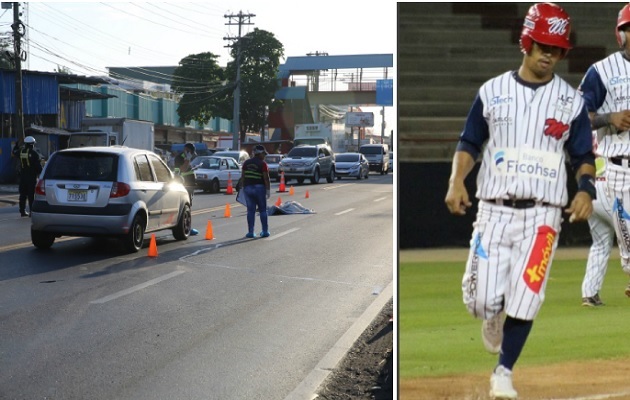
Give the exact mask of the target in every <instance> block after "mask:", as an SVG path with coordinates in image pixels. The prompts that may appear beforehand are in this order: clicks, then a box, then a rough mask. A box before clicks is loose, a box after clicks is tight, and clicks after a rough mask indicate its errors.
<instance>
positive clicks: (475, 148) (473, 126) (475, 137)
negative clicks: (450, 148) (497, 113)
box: [457, 94, 490, 160]
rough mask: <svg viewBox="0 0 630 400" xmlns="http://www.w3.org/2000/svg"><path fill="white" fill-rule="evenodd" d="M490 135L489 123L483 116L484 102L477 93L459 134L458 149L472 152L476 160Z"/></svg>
mask: <svg viewBox="0 0 630 400" xmlns="http://www.w3.org/2000/svg"><path fill="white" fill-rule="evenodd" d="M489 136H490V133H489V131H488V123H487V122H486V120H485V119H484V117H483V103H482V102H481V98H479V94H477V96H476V97H475V101H474V102H473V104H472V106H471V107H470V111H468V117H467V118H466V125H464V130H463V131H462V133H461V134H460V135H459V143H458V144H457V151H465V152H467V153H470V155H471V156H472V158H473V160H476V159H477V157H478V156H479V153H481V149H482V147H483V144H484V143H485V142H486V140H488V137H489Z"/></svg>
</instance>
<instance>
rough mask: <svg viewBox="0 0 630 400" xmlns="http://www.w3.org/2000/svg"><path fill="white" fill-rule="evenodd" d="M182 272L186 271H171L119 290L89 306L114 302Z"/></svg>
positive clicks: (92, 302) (91, 302)
mask: <svg viewBox="0 0 630 400" xmlns="http://www.w3.org/2000/svg"><path fill="white" fill-rule="evenodd" d="M184 272H186V271H173V272H171V273H170V274H166V275H162V276H160V277H157V278H155V279H151V280H150V281H146V282H144V283H141V284H139V285H136V286H133V287H130V288H129V289H125V290H121V291H120V292H116V293H113V294H110V295H109V296H105V297H101V298H100V299H98V300H93V301H90V304H103V303H107V302H108V301H111V300H115V299H117V298H119V297H122V296H126V295H128V294H131V293H133V292H137V291H138V290H142V289H144V288H147V287H149V286H153V285H156V284H158V283H160V282H162V281H165V280H167V279H171V278H174V277H176V276H177V275H181V274H183V273H184Z"/></svg>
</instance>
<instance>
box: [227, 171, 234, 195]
mask: <svg viewBox="0 0 630 400" xmlns="http://www.w3.org/2000/svg"><path fill="white" fill-rule="evenodd" d="M225 194H234V188H233V187H232V173H231V172H228V187H227V190H226V191H225Z"/></svg>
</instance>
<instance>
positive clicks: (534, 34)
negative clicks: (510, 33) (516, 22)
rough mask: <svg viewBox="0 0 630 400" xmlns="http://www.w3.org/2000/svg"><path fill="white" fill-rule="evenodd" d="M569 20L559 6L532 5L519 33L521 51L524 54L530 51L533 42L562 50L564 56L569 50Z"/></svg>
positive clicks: (550, 4)
mask: <svg viewBox="0 0 630 400" xmlns="http://www.w3.org/2000/svg"><path fill="white" fill-rule="evenodd" d="M570 35H571V18H569V14H567V13H566V11H564V10H563V9H562V8H561V7H560V6H559V5H557V4H554V3H538V4H534V5H533V6H531V7H530V8H529V11H527V15H526V16H525V21H524V22H523V30H522V31H521V40H520V44H521V51H522V52H523V53H525V54H527V53H529V52H530V50H531V49H532V44H533V42H537V43H540V44H546V45H549V46H555V47H560V48H562V49H564V51H563V52H562V56H563V57H564V56H566V54H567V52H568V51H569V49H571V42H570V41H569V36H570Z"/></svg>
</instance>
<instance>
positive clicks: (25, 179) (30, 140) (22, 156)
mask: <svg viewBox="0 0 630 400" xmlns="http://www.w3.org/2000/svg"><path fill="white" fill-rule="evenodd" d="M34 146H35V138H34V137H32V136H27V137H25V138H24V145H23V146H22V147H19V146H18V144H16V146H15V148H14V149H13V155H14V156H15V157H16V158H17V159H18V160H19V167H20V172H19V180H20V200H19V205H20V215H21V216H23V217H28V216H29V215H30V212H31V211H32V210H33V200H34V198H35V185H36V184H37V177H38V176H39V174H40V173H41V172H42V163H41V161H42V157H41V156H40V155H39V153H38V152H37V151H35V149H34V148H33V147H34ZM26 200H28V209H29V212H26Z"/></svg>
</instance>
